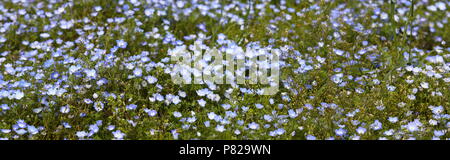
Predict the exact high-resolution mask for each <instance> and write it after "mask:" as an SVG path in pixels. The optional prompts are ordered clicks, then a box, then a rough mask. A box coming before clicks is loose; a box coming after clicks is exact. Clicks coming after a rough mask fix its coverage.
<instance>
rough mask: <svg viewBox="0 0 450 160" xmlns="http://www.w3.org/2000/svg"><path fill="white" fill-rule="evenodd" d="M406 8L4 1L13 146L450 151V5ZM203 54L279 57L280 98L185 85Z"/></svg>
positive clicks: (422, 0) (3, 93)
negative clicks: (414, 142) (189, 62)
mask: <svg viewBox="0 0 450 160" xmlns="http://www.w3.org/2000/svg"><path fill="white" fill-rule="evenodd" d="M393 2H394V3H389V2H388V1H381V0H380V1H348V2H343V1H333V0H325V1H300V0H293V1H288V0H281V1H269V0H260V1H248V2H244V1H219V0H205V1H198V0H189V1H188V0H126V1H125V0H117V1H112V0H111V1H76V0H48V1H39V0H2V1H0V71H1V72H0V138H1V139H308V140H314V139H354V140H357V139H380V140H381V139H448V138H450V133H448V132H449V131H450V115H449V114H448V113H449V111H450V110H449V107H450V91H449V89H450V62H449V59H450V46H449V44H448V43H449V42H450V25H449V22H448V21H449V19H450V2H448V1H437V0H417V1H413V2H414V3H412V2H411V1H409V0H397V1H393ZM194 44H199V45H200V46H201V48H202V49H206V48H217V49H218V50H219V51H220V52H223V53H229V54H236V53H242V54H243V53H244V52H243V51H244V50H258V51H260V52H259V53H258V54H263V55H270V53H269V52H267V50H277V52H278V53H279V54H280V61H279V66H280V79H279V92H277V94H275V95H270V96H267V95H262V94H261V90H260V88H262V87H267V85H262V84H251V83H248V82H247V83H244V84H237V83H232V84H214V83H205V84H185V85H182V84H175V83H173V82H172V80H171V74H173V72H172V71H173V69H174V62H173V61H171V59H170V52H171V51H173V50H177V49H180V48H187V49H190V50H193V47H194V46H195V45H194ZM237 55H239V54H237ZM210 60H211V57H206V58H205V57H204V59H203V60H202V63H205V64H206V63H208V62H209V61H210ZM258 63H259V62H258ZM183 71H185V72H189V73H193V74H194V75H196V74H199V73H198V72H199V71H195V70H183ZM238 73H239V74H242V75H249V74H251V73H249V71H248V68H241V69H240V70H238ZM223 74H225V75H231V76H232V73H223Z"/></svg>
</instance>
